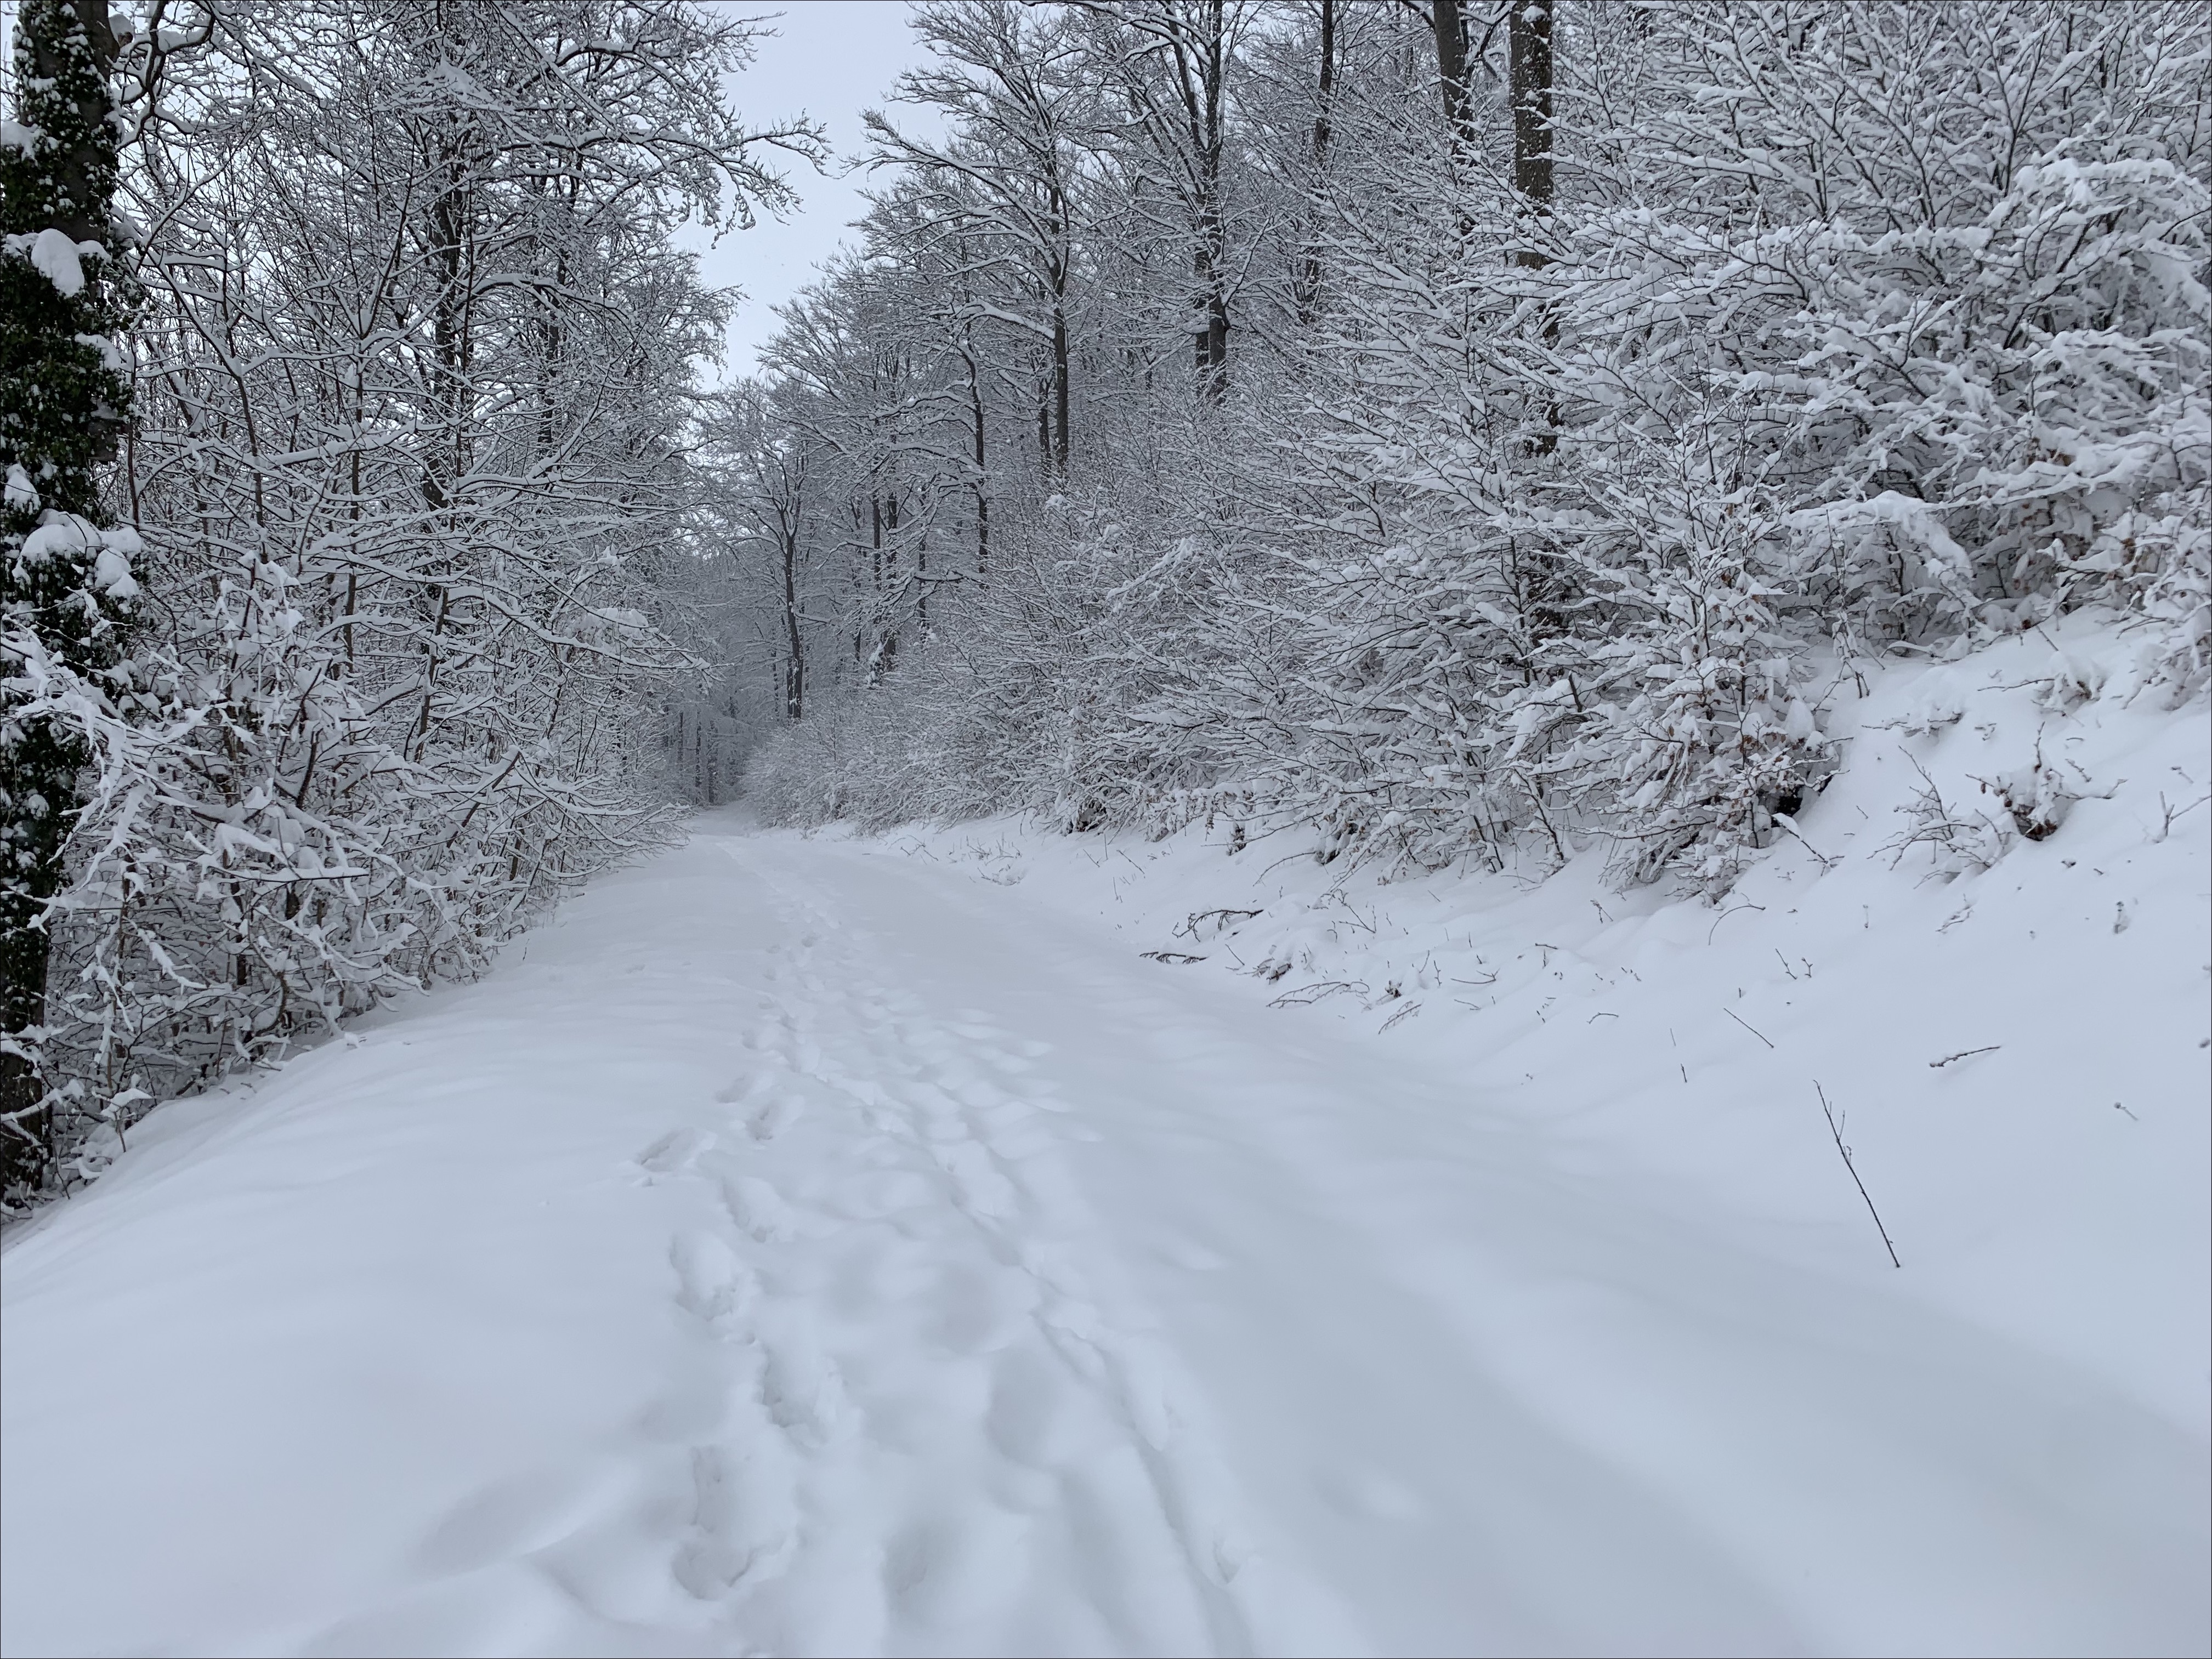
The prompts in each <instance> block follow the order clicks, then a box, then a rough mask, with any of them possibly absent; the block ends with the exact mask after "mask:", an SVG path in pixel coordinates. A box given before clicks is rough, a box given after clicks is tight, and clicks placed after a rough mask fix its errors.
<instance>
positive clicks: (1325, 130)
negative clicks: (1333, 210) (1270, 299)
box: [1297, 0, 1336, 326]
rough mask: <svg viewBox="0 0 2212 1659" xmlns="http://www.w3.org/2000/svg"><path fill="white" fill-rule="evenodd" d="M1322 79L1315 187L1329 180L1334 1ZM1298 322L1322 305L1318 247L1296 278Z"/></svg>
mask: <svg viewBox="0 0 2212 1659" xmlns="http://www.w3.org/2000/svg"><path fill="white" fill-rule="evenodd" d="M1320 56H1321V78H1320V85H1319V89H1318V94H1317V96H1316V108H1315V113H1314V132H1313V171H1314V188H1315V189H1316V191H1318V190H1320V189H1321V187H1322V185H1323V184H1324V183H1326V182H1327V180H1328V141H1329V137H1330V127H1329V106H1330V104H1331V103H1332V102H1333V101H1334V99H1335V96H1336V0H1321V46H1320ZM1297 302H1298V320H1299V321H1300V322H1301V323H1303V324H1305V325H1309V326H1310V325H1311V324H1312V322H1313V319H1314V313H1315V311H1316V309H1317V308H1318V307H1319V305H1320V303H1321V245H1320V244H1319V243H1318V242H1316V241H1309V242H1308V243H1307V244H1306V248H1305V256H1304V258H1303V259H1302V260H1301V261H1300V262H1299V265H1298V276H1297Z"/></svg>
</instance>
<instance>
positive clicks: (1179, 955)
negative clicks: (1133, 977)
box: [1137, 951, 1206, 967]
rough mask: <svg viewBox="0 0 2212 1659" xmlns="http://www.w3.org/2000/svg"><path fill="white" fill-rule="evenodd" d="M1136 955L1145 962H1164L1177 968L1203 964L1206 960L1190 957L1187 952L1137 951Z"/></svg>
mask: <svg viewBox="0 0 2212 1659" xmlns="http://www.w3.org/2000/svg"><path fill="white" fill-rule="evenodd" d="M1137 954H1138V955H1139V956H1140V957H1144V958H1145V959H1146V961H1147V962H1164V963H1171V964H1173V965H1176V966H1178V967H1180V966H1182V964H1183V963H1191V962H1204V961H1205V960H1206V958H1205V957H1194V956H1192V955H1191V954H1190V953H1189V952H1188V951H1138V952H1137Z"/></svg>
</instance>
